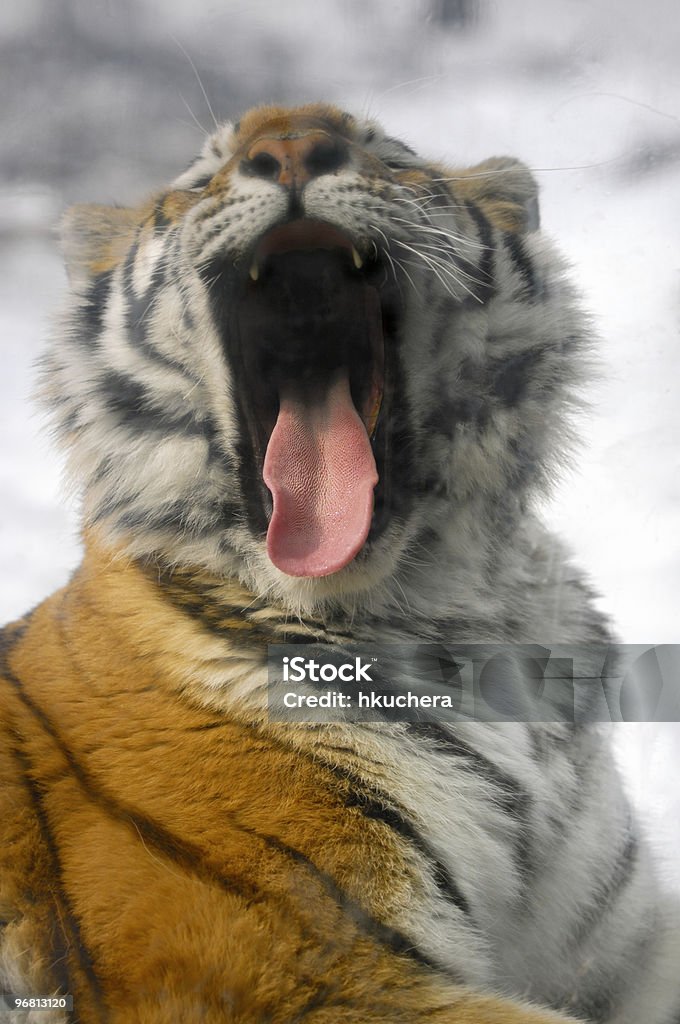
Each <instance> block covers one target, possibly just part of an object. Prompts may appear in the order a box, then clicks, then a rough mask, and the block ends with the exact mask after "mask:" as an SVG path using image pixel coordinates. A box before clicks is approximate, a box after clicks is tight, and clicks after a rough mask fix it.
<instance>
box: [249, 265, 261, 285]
mask: <svg viewBox="0 0 680 1024" xmlns="http://www.w3.org/2000/svg"><path fill="white" fill-rule="evenodd" d="M259 276H260V268H259V267H258V265H257V260H253V262H252V263H251V264H250V279H251V281H257V279H258V277H259Z"/></svg>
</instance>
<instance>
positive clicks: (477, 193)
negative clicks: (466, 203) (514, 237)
mask: <svg viewBox="0 0 680 1024" xmlns="http://www.w3.org/2000/svg"><path fill="white" fill-rule="evenodd" d="M453 190H454V191H455V193H456V194H457V195H462V197H463V198H465V199H469V200H471V201H472V202H474V203H476V204H477V206H479V207H480V208H481V210H482V212H483V213H484V214H485V215H486V217H487V218H488V219H489V220H490V221H491V223H492V224H493V225H494V226H495V227H497V228H499V229H500V230H501V231H513V232H518V233H522V232H525V231H536V230H537V229H538V227H539V226H540V215H539V209H538V185H537V184H536V180H535V178H534V176H533V175H532V173H531V171H530V170H529V168H528V167H527V166H526V165H525V164H523V163H522V162H521V161H520V160H515V159H514V157H510V156H496V157H492V158H491V159H490V160H484V161H483V163H481V164H477V165H476V166H475V167H469V168H467V169H466V170H463V171H458V172H457V173H456V176H455V179H454V181H453Z"/></svg>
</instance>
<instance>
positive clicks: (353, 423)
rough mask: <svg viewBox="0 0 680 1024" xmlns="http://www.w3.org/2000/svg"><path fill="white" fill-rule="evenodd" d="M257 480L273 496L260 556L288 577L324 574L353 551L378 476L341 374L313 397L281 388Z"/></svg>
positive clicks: (362, 535) (364, 529) (364, 528)
mask: <svg viewBox="0 0 680 1024" xmlns="http://www.w3.org/2000/svg"><path fill="white" fill-rule="evenodd" d="M262 475H263V478H264V482H265V483H266V485H267V487H268V488H269V490H270V491H271V493H272V497H273V499H274V511H273V514H272V518H271V522H270V524H269V530H268V532H267V553H268V554H269V557H270V558H271V560H272V562H273V563H274V565H275V566H276V567H277V568H278V569H280V570H281V571H282V572H285V573H287V574H288V575H289V576H328V575H329V574H330V573H332V572H338V570H339V569H342V568H343V567H344V566H346V565H347V564H348V563H349V562H351V561H352V559H353V558H354V556H355V555H356V554H357V553H358V552H359V551H360V550H361V548H362V547H363V544H364V542H365V540H366V537H367V536H368V531H369V528H370V525H371V516H372V515H373V488H374V487H375V485H376V484H377V482H378V472H377V470H376V467H375V459H374V458H373V452H372V450H371V444H370V441H369V439H368V434H367V433H366V428H365V427H364V424H363V423H362V421H361V417H360V416H359V414H358V412H357V410H356V409H355V407H354V403H353V402H352V397H351V395H350V391H349V378H348V376H347V373H346V372H345V373H344V374H343V375H342V376H341V377H339V378H337V379H336V380H335V381H334V382H333V383H332V384H331V385H330V386H329V388H328V390H327V392H326V393H325V394H324V395H322V396H321V397H320V398H317V397H316V396H315V399H314V401H313V402H307V401H303V400H302V399H301V398H300V397H299V393H297V392H296V393H293V390H292V389H290V388H282V390H281V395H280V410H279V416H278V419H277V421H276V426H275V427H274V430H273V432H272V436H271V437H270V439H269V444H268V446H267V454H266V456H265V460H264V468H263V473H262Z"/></svg>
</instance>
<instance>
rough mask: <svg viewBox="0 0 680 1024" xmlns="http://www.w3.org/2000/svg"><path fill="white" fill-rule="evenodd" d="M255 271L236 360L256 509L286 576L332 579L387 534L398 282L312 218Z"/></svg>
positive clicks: (245, 289) (285, 234) (254, 263)
mask: <svg viewBox="0 0 680 1024" xmlns="http://www.w3.org/2000/svg"><path fill="white" fill-rule="evenodd" d="M245 266H247V268H248V270H247V274H246V272H245V268H244V273H243V276H242V280H241V281H240V283H239V286H238V288H239V290H238V292H237V294H236V295H235V296H233V298H234V299H235V300H236V301H235V303H234V305H233V306H232V318H233V310H234V309H235V310H236V314H235V319H236V323H235V324H234V320H233V319H232V328H236V329H235V331H233V336H234V337H235V338H237V341H236V342H235V343H234V342H233V341H232V342H231V343H230V344H229V348H230V353H229V354H230V356H231V357H232V365H234V364H235V365H236V366H238V368H239V373H238V376H239V377H241V379H240V380H239V381H238V395H237V402H238V406H239V411H240V414H241V418H242V422H243V425H244V427H245V434H246V435H247V439H248V443H247V445H246V446H245V447H244V448H243V450H242V452H241V455H242V466H243V470H242V478H243V482H244V484H245V486H244V491H245V492H246V493H247V496H248V500H249V504H250V505H251V508H250V509H249V513H250V514H251V515H252V516H253V518H254V521H255V522H257V523H258V528H259V529H264V530H266V534H267V552H268V555H269V558H270V559H271V561H272V562H273V564H274V565H275V566H276V567H277V568H279V569H280V570H281V571H282V572H285V573H287V574H288V575H290V576H298V577H301V576H306V577H320V576H327V575H330V574H331V573H335V572H338V571H340V570H341V569H342V568H344V567H345V566H346V565H348V564H349V563H350V562H351V561H352V560H353V559H354V558H355V557H356V556H357V555H358V554H359V552H360V551H361V550H362V549H363V548H364V547H365V545H366V543H367V541H368V540H369V539H374V538H375V537H376V536H377V534H378V533H380V532H381V530H382V529H383V528H384V523H385V515H384V511H385V504H386V496H387V494H388V493H389V490H390V486H389V485H390V471H391V461H392V460H391V458H390V450H391V444H392V439H391V427H390V419H391V417H390V409H391V406H392V404H393V398H394V380H393V372H392V359H391V350H392V349H393V347H394V346H393V344H391V342H392V340H393V339H392V336H393V335H394V333H395V326H396V323H397V314H398V310H397V305H398V304H397V299H396V288H395V282H394V280H393V278H391V276H390V275H389V274H387V272H386V269H385V267H384V266H383V264H382V263H381V261H380V260H379V259H377V258H375V257H374V258H370V257H368V256H367V254H365V253H364V254H360V253H359V251H358V250H357V249H356V248H355V247H354V245H353V243H352V241H351V240H350V239H349V238H348V237H347V236H346V235H344V234H343V233H342V232H341V231H339V230H338V229H337V228H335V227H333V226H332V225H330V224H325V223H321V222H318V221H309V220H295V221H290V222H289V223H286V224H281V225H278V226H277V227H275V228H273V229H272V230H271V231H269V232H268V233H267V234H266V235H264V236H263V237H262V238H261V239H260V240H259V241H258V243H257V245H256V246H255V248H254V250H253V251H252V253H251V254H250V257H249V259H248V261H247V262H246V265H245ZM231 333H232V331H230V334H231Z"/></svg>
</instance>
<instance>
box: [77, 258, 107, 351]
mask: <svg viewBox="0 0 680 1024" xmlns="http://www.w3.org/2000/svg"><path fill="white" fill-rule="evenodd" d="M112 281H113V270H107V271H105V272H104V273H102V274H98V275H97V276H96V277H95V278H94V279H93V281H92V284H91V285H90V287H89V288H88V290H87V293H86V294H85V296H84V298H83V299H82V300H81V302H80V304H79V305H78V306H77V307H76V309H75V313H74V318H75V328H76V330H75V331H74V332H73V335H72V336H73V337H74V339H75V340H76V341H77V342H85V343H86V344H87V345H88V346H89V347H91V348H96V347H98V341H99V336H100V334H101V332H102V329H103V326H104V313H105V312H106V305H107V303H108V299H109V294H110V292H111V284H112Z"/></svg>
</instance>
